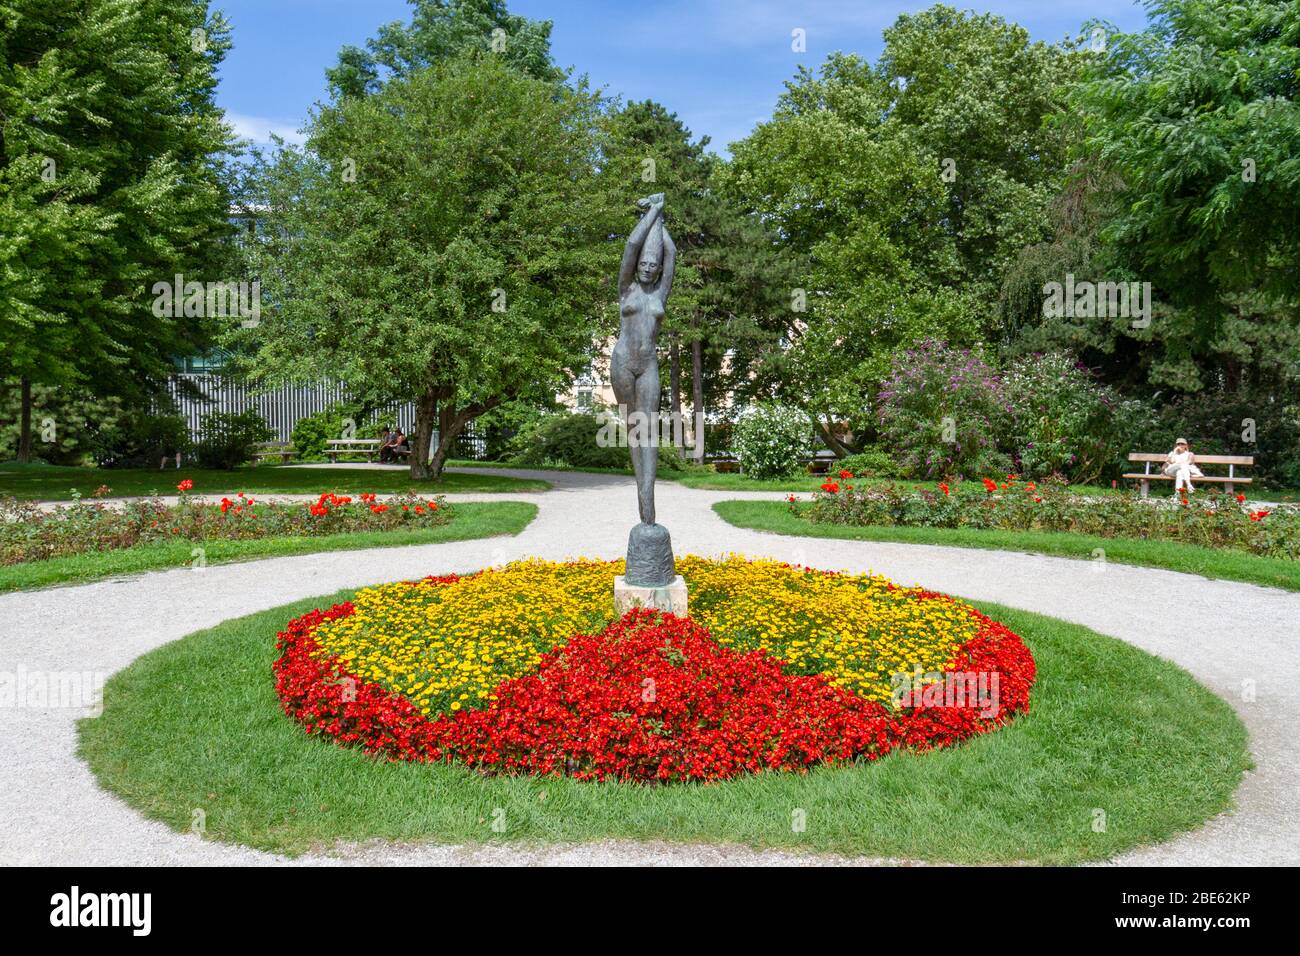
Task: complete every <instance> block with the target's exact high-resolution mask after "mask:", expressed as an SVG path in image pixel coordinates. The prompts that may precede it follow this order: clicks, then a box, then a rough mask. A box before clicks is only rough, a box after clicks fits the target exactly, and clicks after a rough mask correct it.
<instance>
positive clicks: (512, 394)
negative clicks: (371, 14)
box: [232, 54, 617, 478]
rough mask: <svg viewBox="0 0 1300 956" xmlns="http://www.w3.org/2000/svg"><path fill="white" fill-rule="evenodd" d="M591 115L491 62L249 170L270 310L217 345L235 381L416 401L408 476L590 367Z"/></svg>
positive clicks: (446, 72) (318, 125) (343, 107)
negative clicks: (482, 420) (336, 386)
mask: <svg viewBox="0 0 1300 956" xmlns="http://www.w3.org/2000/svg"><path fill="white" fill-rule="evenodd" d="M599 116H600V104H599V100H598V98H597V97H596V96H595V95H593V94H591V93H590V92H588V91H586V90H585V89H583V88H581V87H579V88H576V89H571V88H568V87H565V86H562V85H558V84H555V83H552V82H550V81H543V80H538V79H534V78H532V77H529V76H527V75H525V74H523V73H521V72H519V71H517V70H515V69H513V68H512V67H511V66H510V65H509V64H507V63H505V62H503V61H501V60H499V59H498V58H496V57H495V56H493V55H491V54H487V55H470V56H468V57H464V58H459V59H455V60H449V61H443V62H440V63H438V64H437V65H435V66H433V67H430V68H427V69H425V70H421V71H417V72H415V73H412V74H411V75H409V76H407V77H403V78H401V79H394V80H390V81H389V82H388V83H386V84H385V85H384V86H383V88H382V89H380V90H379V91H378V92H376V93H374V94H373V95H371V96H367V97H345V98H343V99H342V100H340V101H339V102H338V103H337V104H336V105H333V106H327V107H325V108H323V109H321V110H320V111H319V113H318V114H317V115H315V116H314V117H313V118H312V119H311V121H310V122H309V124H308V129H307V133H308V139H307V143H306V145H305V147H304V148H303V149H301V150H299V149H284V150H282V151H280V152H279V153H278V154H277V155H276V156H275V157H273V158H272V159H271V160H269V161H266V160H263V161H259V163H258V165H257V168H256V170H255V175H254V178H253V187H254V188H253V194H252V196H251V198H252V200H253V201H255V202H257V203H259V204H260V205H261V206H262V207H263V208H264V210H265V212H264V214H263V215H262V231H261V233H260V236H261V239H260V241H259V242H258V243H255V244H253V246H252V249H251V253H252V255H253V256H254V259H255V267H256V269H257V270H258V272H259V274H260V276H261V278H262V282H263V289H264V297H265V298H266V299H267V300H269V304H268V305H264V307H263V316H262V322H261V324H260V325H259V326H258V327H256V328H253V329H238V330H233V331H232V338H233V339H234V341H235V343H236V344H241V347H244V348H251V349H253V351H252V354H251V358H250V359H248V360H246V362H245V365H246V366H247V371H248V372H249V373H250V374H251V375H252V377H253V378H254V379H255V380H262V381H271V382H274V381H296V380H310V379H313V378H315V377H318V376H324V377H332V378H337V379H340V380H341V381H342V382H344V383H345V384H346V385H347V386H349V387H350V389H351V391H352V393H353V395H354V397H355V398H357V399H358V400H361V401H367V402H373V403H386V402H393V401H408V400H409V401H413V402H414V403H415V406H416V434H415V441H414V442H413V444H412V454H411V472H412V476H413V477H416V478H424V477H430V476H437V475H438V474H440V473H441V470H442V467H443V464H444V463H445V461H446V458H447V455H448V453H449V452H450V450H451V449H452V447H453V444H454V442H455V439H456V436H457V435H458V434H459V433H460V432H461V430H462V429H463V428H464V426H465V425H466V423H468V422H469V421H471V420H473V419H474V418H475V417H477V416H479V415H482V414H483V413H484V412H486V411H488V410H490V409H492V408H495V407H497V406H498V405H500V404H502V403H503V402H507V401H512V400H516V399H521V398H523V399H529V400H536V401H537V402H542V401H544V400H546V399H553V398H554V393H555V392H556V391H558V390H562V389H563V388H565V387H566V386H567V383H568V382H569V381H570V380H571V377H572V372H573V370H575V369H580V368H582V367H583V366H584V365H585V364H586V363H587V362H588V361H589V357H590V352H591V348H592V343H593V338H594V335H595V331H596V326H597V316H598V314H599V311H600V308H601V306H602V304H603V303H605V302H607V301H608V296H609V295H610V292H609V285H610V281H611V279H612V275H613V273H614V267H615V264H616V261H617V250H616V248H615V247H614V245H613V244H611V242H610V241H609V237H610V235H611V234H612V233H613V232H614V231H615V229H616V225H615V217H614V216H613V212H612V204H611V203H610V202H609V201H608V199H607V195H606V191H605V189H604V187H603V186H602V184H601V181H600V179H599V177H598V175H597V171H596V170H597V160H598V158H599V128H598V121H599ZM602 280H603V281H602ZM244 339H248V340H249V341H248V342H247V343H246V345H242V343H243V340H244ZM435 428H436V429H437V432H438V443H437V445H436V448H434V449H432V451H433V454H432V456H431V455H430V451H431V440H432V435H433V432H434V430H435Z"/></svg>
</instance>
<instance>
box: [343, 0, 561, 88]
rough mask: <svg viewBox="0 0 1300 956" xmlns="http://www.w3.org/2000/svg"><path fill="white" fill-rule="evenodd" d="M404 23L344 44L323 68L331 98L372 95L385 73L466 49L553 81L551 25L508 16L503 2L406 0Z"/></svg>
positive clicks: (556, 74) (401, 72) (406, 71)
mask: <svg viewBox="0 0 1300 956" xmlns="http://www.w3.org/2000/svg"><path fill="white" fill-rule="evenodd" d="M408 2H409V3H410V4H411V6H412V7H413V8H414V11H413V12H412V16H411V22H410V23H409V24H406V23H402V22H400V21H393V22H392V23H387V24H384V26H382V27H380V28H379V35H378V36H376V37H373V38H372V39H370V40H367V41H366V47H365V49H361V48H360V47H356V46H345V47H344V48H343V49H342V50H341V51H340V52H339V62H338V64H337V65H336V66H334V67H333V68H332V69H329V70H327V71H326V76H327V77H328V78H329V82H330V88H331V89H332V90H333V91H334V93H335V94H336V96H340V95H341V96H362V95H365V94H367V93H374V92H375V91H377V90H378V89H379V88H380V87H381V86H382V85H383V84H384V82H385V81H386V80H387V79H388V78H390V77H402V76H409V75H410V74H411V73H413V72H415V71H417V70H421V69H423V68H425V67H427V66H431V65H433V64H435V63H438V62H440V61H442V60H447V59H453V58H455V57H457V56H460V55H462V54H464V53H468V52H471V51H478V52H492V53H496V54H498V55H500V56H501V57H502V58H503V59H504V60H505V61H506V62H507V63H509V64H510V65H511V66H513V67H515V68H516V69H518V70H520V71H521V72H523V73H526V74H527V75H529V76H532V77H535V78H537V79H540V80H559V79H561V78H562V75H563V74H562V73H561V72H560V71H559V70H557V69H556V67H555V65H554V64H553V63H552V62H551V23H550V21H549V20H529V19H528V18H527V17H519V16H514V15H512V14H511V13H510V12H509V11H508V10H507V9H506V4H505V0H408Z"/></svg>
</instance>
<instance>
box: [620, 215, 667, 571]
mask: <svg viewBox="0 0 1300 956" xmlns="http://www.w3.org/2000/svg"><path fill="white" fill-rule="evenodd" d="M637 206H638V207H639V208H641V209H644V210H645V214H644V215H643V216H642V217H641V221H640V222H638V223H637V225H636V228H635V229H633V230H632V234H631V235H630V236H628V238H627V245H626V246H624V247H623V263H622V265H621V266H620V267H619V272H618V306H619V315H620V319H621V325H620V327H619V333H618V341H617V342H616V343H615V344H614V352H613V354H612V355H611V356H610V378H611V380H612V384H613V386H614V396H615V398H617V399H618V403H619V405H620V406H621V407H622V408H623V409H624V410H625V411H624V414H625V415H626V418H625V419H624V423H625V424H626V425H627V429H628V445H629V447H630V449H631V452H632V470H633V471H634V472H635V474H636V497H637V508H638V510H639V511H640V514H641V523H640V524H638V525H636V526H635V527H634V528H633V529H632V533H631V535H630V536H629V537H628V545H627V573H626V575H625V576H624V577H625V579H626V580H627V583H628V584H633V585H637V586H642V587H663V586H665V585H667V584H669V583H670V582H671V581H672V580H673V578H674V576H675V574H676V571H675V565H674V562H673V550H672V543H671V541H670V539H669V536H668V529H667V528H665V527H663V526H662V525H658V524H656V523H655V473H656V471H657V470H658V464H659V457H658V456H659V447H658V440H657V436H658V431H659V393H660V383H659V355H658V352H657V351H656V349H657V344H658V340H659V326H660V325H661V324H662V323H663V319H664V304H665V303H666V302H667V300H668V293H669V292H670V291H671V290H672V286H673V273H674V271H675V270H676V267H677V247H676V246H675V245H673V240H672V237H671V236H669V235H668V230H667V229H665V228H664V223H663V214H664V195H663V193H656V194H655V195H653V196H648V197H646V198H645V199H641V200H638V201H637Z"/></svg>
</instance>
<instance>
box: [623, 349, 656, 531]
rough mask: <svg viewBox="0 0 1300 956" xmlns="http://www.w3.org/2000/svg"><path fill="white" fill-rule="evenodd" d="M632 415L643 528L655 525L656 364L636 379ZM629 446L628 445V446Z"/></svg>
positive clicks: (637, 487) (633, 455) (635, 468)
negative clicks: (634, 414)
mask: <svg viewBox="0 0 1300 956" xmlns="http://www.w3.org/2000/svg"><path fill="white" fill-rule="evenodd" d="M635 390H636V411H637V412H639V413H640V414H639V415H638V419H639V422H638V425H639V427H638V429H637V432H638V435H637V437H638V438H639V439H640V440H639V442H638V443H637V445H634V446H633V448H632V462H633V465H632V470H633V472H635V474H636V499H637V507H638V509H639V510H640V512H641V520H642V521H643V522H644V523H645V524H654V523H655V478H656V477H657V475H658V471H659V447H658V445H657V444H656V441H657V438H658V435H659V363H658V362H651V363H650V365H649V367H648V368H646V369H645V371H643V372H642V373H641V374H640V375H638V376H637V378H636V385H635ZM630 443H631V442H630V441H629V444H630Z"/></svg>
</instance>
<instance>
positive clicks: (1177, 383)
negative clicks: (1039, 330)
mask: <svg viewBox="0 0 1300 956" xmlns="http://www.w3.org/2000/svg"><path fill="white" fill-rule="evenodd" d="M1147 7H1148V9H1149V12H1150V24H1149V26H1148V28H1147V29H1146V30H1144V31H1142V32H1139V33H1133V34H1121V33H1115V32H1113V31H1112V32H1111V34H1110V35H1109V37H1108V38H1107V43H1106V48H1105V50H1104V51H1101V52H1098V53H1095V54H1094V55H1093V56H1092V57H1091V58H1090V61H1089V66H1088V71H1087V73H1086V75H1085V76H1084V78H1083V80H1082V82H1080V83H1079V84H1078V85H1077V86H1076V87H1075V88H1074V90H1073V91H1072V94H1071V100H1070V102H1071V105H1072V107H1073V110H1074V112H1075V113H1076V114H1077V115H1078V116H1079V117H1080V118H1081V121H1082V123H1083V137H1082V139H1081V142H1080V144H1079V155H1080V158H1081V161H1083V162H1086V163H1087V164H1088V165H1089V166H1091V167H1095V168H1096V169H1098V170H1100V171H1102V172H1104V173H1105V174H1106V175H1108V176H1110V177H1111V178H1112V179H1113V181H1114V186H1113V188H1112V189H1111V190H1110V194H1109V195H1105V196H1102V197H1101V198H1100V201H1101V202H1102V203H1103V204H1104V208H1105V210H1106V213H1107V215H1106V216H1105V225H1104V227H1102V228H1101V229H1100V233H1099V239H1100V241H1101V244H1102V246H1103V250H1102V251H1103V254H1104V255H1105V256H1106V257H1107V259H1108V261H1109V264H1110V265H1111V267H1112V268H1113V269H1114V270H1115V271H1116V272H1120V273H1124V274H1126V275H1127V276H1132V277H1134V278H1137V279H1139V280H1142V281H1148V282H1150V283H1152V285H1153V287H1154V289H1155V292H1156V295H1157V296H1158V298H1159V299H1160V300H1161V303H1162V308H1161V309H1160V310H1159V311H1158V312H1157V314H1156V317H1155V319H1154V321H1153V322H1152V324H1151V326H1150V328H1148V329H1145V330H1140V329H1139V330H1130V329H1128V328H1126V327H1124V326H1114V327H1111V328H1107V329H1103V330H1100V331H1097V332H1095V333H1094V338H1095V339H1097V340H1100V341H1102V342H1103V343H1104V342H1106V341H1107V340H1112V341H1113V340H1124V339H1127V340H1130V342H1131V343H1132V345H1133V347H1136V348H1140V349H1142V350H1143V352H1144V353H1145V364H1146V370H1147V373H1148V374H1149V376H1150V378H1151V379H1152V380H1153V382H1155V383H1161V384H1169V385H1173V386H1174V387H1176V388H1178V389H1180V390H1183V391H1195V390H1197V389H1199V388H1201V387H1203V386H1207V385H1224V386H1226V387H1228V388H1229V389H1236V388H1238V387H1244V386H1246V385H1250V384H1263V383H1268V384H1270V385H1272V386H1274V387H1277V386H1280V385H1282V384H1283V383H1285V384H1286V385H1287V386H1288V387H1291V388H1293V387H1294V380H1293V376H1294V370H1295V368H1296V367H1297V365H1298V364H1300V311H1298V310H1297V304H1300V270H1298V269H1297V268H1296V263H1297V261H1300V104H1298V103H1297V95H1298V94H1300V79H1297V75H1298V72H1300V3H1298V2H1296V0H1239V2H1235V3H1231V4H1225V3H1218V2H1213V0H1152V2H1149V3H1148V4H1147ZM1125 325H1127V323H1125ZM1252 379H1253V380H1254V381H1253V382H1252V381H1250V380H1252Z"/></svg>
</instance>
